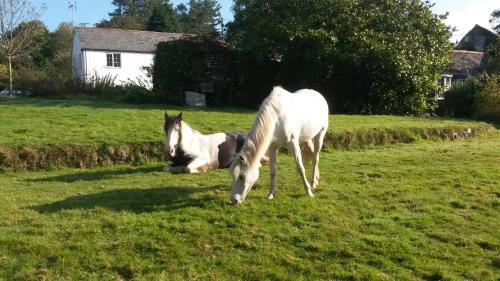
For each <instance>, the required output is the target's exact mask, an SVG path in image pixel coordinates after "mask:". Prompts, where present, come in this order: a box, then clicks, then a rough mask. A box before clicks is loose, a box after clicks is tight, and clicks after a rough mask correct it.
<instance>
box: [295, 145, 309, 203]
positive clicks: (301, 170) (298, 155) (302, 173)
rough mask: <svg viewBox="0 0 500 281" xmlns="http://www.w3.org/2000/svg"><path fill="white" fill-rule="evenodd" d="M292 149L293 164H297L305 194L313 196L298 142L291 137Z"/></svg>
mask: <svg viewBox="0 0 500 281" xmlns="http://www.w3.org/2000/svg"><path fill="white" fill-rule="evenodd" d="M291 146H292V150H293V154H294V156H295V164H296V165H297V172H298V173H299V175H300V177H301V178H302V182H303V183H304V188H305V190H306V195H307V196H309V197H314V194H313V193H312V191H311V184H310V183H309V181H308V180H307V177H306V171H305V169H304V164H303V163H302V153H301V151H300V144H299V141H298V140H297V139H292V143H291Z"/></svg>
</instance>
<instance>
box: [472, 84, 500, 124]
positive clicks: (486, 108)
mask: <svg viewBox="0 0 500 281" xmlns="http://www.w3.org/2000/svg"><path fill="white" fill-rule="evenodd" d="M474 117H475V118H479V119H484V120H491V121H494V122H496V123H497V124H500V75H490V76H487V77H486V78H485V79H484V81H483V85H482V87H481V89H480V91H479V92H478V93H477V96H476V98H475V101H474Z"/></svg>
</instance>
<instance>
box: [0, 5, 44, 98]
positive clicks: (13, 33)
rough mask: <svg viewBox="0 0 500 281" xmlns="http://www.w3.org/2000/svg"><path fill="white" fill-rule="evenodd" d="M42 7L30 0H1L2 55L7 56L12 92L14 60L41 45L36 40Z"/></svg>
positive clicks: (0, 33)
mask: <svg viewBox="0 0 500 281" xmlns="http://www.w3.org/2000/svg"><path fill="white" fill-rule="evenodd" d="M40 14H41V9H36V8H35V7H33V6H32V4H31V1H29V0H0V56H2V57H5V58H7V61H8V66H9V89H10V93H11V94H12V61H13V60H14V59H16V58H20V57H25V56H27V55H29V54H30V53H31V52H33V51H34V50H35V49H37V48H38V47H39V45H38V44H37V42H36V40H35V32H36V30H37V25H36V24H33V23H31V24H30V23H29V22H33V21H34V20H35V19H37V18H39V16H40Z"/></svg>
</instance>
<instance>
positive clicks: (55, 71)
mask: <svg viewBox="0 0 500 281" xmlns="http://www.w3.org/2000/svg"><path fill="white" fill-rule="evenodd" d="M38 30H39V31H38V32H37V33H36V34H37V36H35V37H34V38H35V39H36V40H37V41H38V42H40V48H38V49H36V50H35V51H33V52H32V54H31V55H30V56H29V59H25V60H23V61H20V62H19V63H18V66H17V68H16V72H17V74H16V76H15V77H14V80H15V82H16V84H18V86H19V87H20V88H21V89H24V90H28V91H30V92H31V94H33V95H38V96H47V95H57V94H61V93H63V92H65V91H66V90H67V89H70V88H71V85H72V76H71V75H68V73H71V46H72V39H73V27H72V26H71V24H69V23H61V24H60V25H59V26H58V28H57V29H56V30H55V31H54V32H51V33H50V32H48V30H47V29H46V28H45V26H43V25H40V27H39V28H38Z"/></svg>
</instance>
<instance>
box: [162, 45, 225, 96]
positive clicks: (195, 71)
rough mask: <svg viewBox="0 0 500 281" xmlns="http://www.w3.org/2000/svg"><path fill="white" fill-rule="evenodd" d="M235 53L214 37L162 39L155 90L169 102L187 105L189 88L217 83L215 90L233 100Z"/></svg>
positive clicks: (198, 87) (197, 89) (198, 88)
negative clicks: (186, 92)
mask: <svg viewBox="0 0 500 281" xmlns="http://www.w3.org/2000/svg"><path fill="white" fill-rule="evenodd" d="M233 56H234V52H233V50H232V49H231V48H230V47H228V46H225V45H224V44H223V43H222V42H220V41H218V40H214V39H213V38H207V37H196V38H186V39H183V40H176V41H168V42H161V43H159V44H158V46H157V50H156V55H155V58H154V69H153V84H154V91H155V92H157V93H160V94H161V95H162V96H163V97H164V101H166V102H168V103H173V104H183V102H184V100H183V97H184V91H185V90H191V91H197V92H198V91H200V85H201V84H203V83H211V84H213V85H214V93H217V94H224V95H226V99H229V100H230V99H231V95H232V93H231V90H232V83H233V80H231V79H230V78H231V76H232V73H233V72H234V67H233V64H232V62H233ZM211 98H215V96H212V97H211ZM220 98H221V99H222V97H220ZM225 104H231V102H230V101H229V102H226V103H225ZM211 105H221V103H219V102H215V103H212V104H211Z"/></svg>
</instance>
